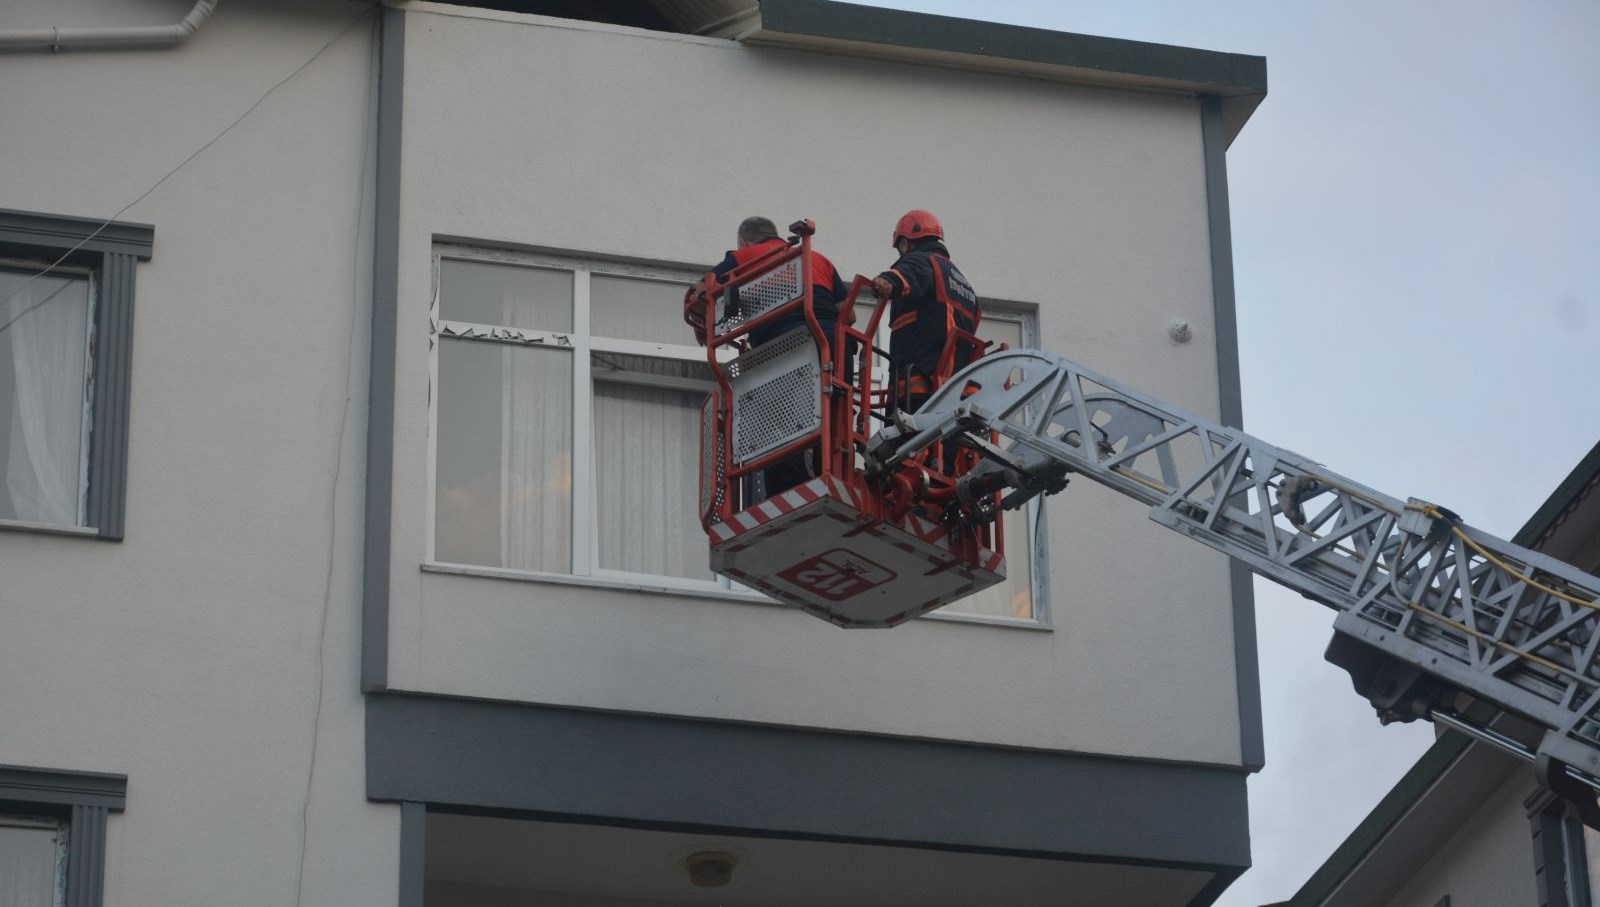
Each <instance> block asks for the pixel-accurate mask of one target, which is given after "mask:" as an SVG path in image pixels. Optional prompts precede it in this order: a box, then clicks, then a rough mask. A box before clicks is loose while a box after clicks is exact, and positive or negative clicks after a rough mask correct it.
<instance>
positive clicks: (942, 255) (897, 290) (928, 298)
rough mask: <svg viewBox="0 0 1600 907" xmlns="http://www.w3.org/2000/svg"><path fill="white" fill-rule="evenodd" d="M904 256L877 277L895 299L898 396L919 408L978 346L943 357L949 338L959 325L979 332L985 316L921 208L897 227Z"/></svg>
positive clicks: (893, 355)
mask: <svg viewBox="0 0 1600 907" xmlns="http://www.w3.org/2000/svg"><path fill="white" fill-rule="evenodd" d="M893 243H894V248H895V251H897V252H899V253H900V258H899V259H898V260H897V261H895V263H894V264H893V265H892V266H891V267H890V268H889V270H887V271H884V272H883V273H882V274H879V275H878V276H877V277H875V278H873V281H872V286H873V291H874V292H876V293H877V294H878V298H879V299H888V300H890V303H889V360H890V362H891V367H892V369H893V374H894V377H895V397H896V400H897V401H898V402H899V405H900V406H901V408H903V409H906V410H909V411H912V412H915V411H916V409H917V407H919V406H921V405H922V404H923V402H924V401H926V400H927V399H928V395H929V394H931V393H933V390H934V387H935V384H936V383H937V381H941V380H943V379H945V378H948V377H950V375H951V373H952V372H954V371H955V370H956V369H959V368H961V367H962V366H964V365H966V364H967V363H968V362H970V361H971V360H972V358H973V356H975V355H976V353H977V350H976V349H975V348H974V346H973V344H972V343H970V342H958V343H957V344H956V345H955V349H954V350H953V351H952V352H953V355H952V356H951V357H950V358H949V359H948V360H947V361H944V362H941V361H940V357H941V355H942V354H943V353H944V350H945V345H946V342H947V341H948V340H949V339H950V335H951V334H952V333H953V332H954V331H956V330H957V329H960V330H963V331H966V332H967V333H969V334H971V333H975V332H976V331H977V330H978V322H979V320H980V319H981V318H982V317H983V315H982V310H981V309H980V307H979V305H978V297H977V295H976V294H974V293H973V291H972V284H970V283H968V282H967V278H966V277H965V276H964V275H962V273H961V271H960V270H959V269H957V268H956V266H955V263H954V262H952V261H951V260H950V250H949V249H947V248H945V244H944V228H943V227H942V226H941V225H940V224H939V219H938V218H937V217H934V216H933V215H932V214H930V213H929V212H927V211H924V210H922V209H920V208H918V209H916V210H913V211H907V212H906V213H905V215H904V216H903V217H901V218H900V220H899V221H898V222H897V223H896V224H895V225H894V238H893Z"/></svg>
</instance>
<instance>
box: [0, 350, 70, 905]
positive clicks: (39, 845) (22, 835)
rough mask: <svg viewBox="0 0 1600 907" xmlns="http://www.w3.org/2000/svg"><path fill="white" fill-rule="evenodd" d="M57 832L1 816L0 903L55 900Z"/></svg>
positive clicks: (48, 903) (45, 903)
mask: <svg viewBox="0 0 1600 907" xmlns="http://www.w3.org/2000/svg"><path fill="white" fill-rule="evenodd" d="M4 323H5V322H3V321H0V324H4ZM57 834H59V830H58V829H54V828H44V827H29V826H23V825H13V824H9V823H7V822H6V821H5V820H4V819H0V904H5V905H7V907H10V905H16V907H51V905H52V904H54V903H56V900H55V896H56V883H57V881H58V878H57V873H56V835H57Z"/></svg>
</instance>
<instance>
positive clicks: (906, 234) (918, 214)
mask: <svg viewBox="0 0 1600 907" xmlns="http://www.w3.org/2000/svg"><path fill="white" fill-rule="evenodd" d="M923 239H944V227H943V226H942V225H940V223H939V218H937V217H934V216H933V214H932V213H931V212H928V211H924V210H922V209H921V208H914V209H912V210H910V211H907V212H906V213H905V214H902V215H901V216H900V219H899V220H898V221H896V222H895V225H894V239H893V240H892V241H891V242H892V244H893V245H894V247H895V249H896V250H898V251H899V252H901V253H902V254H903V253H904V252H905V251H906V250H907V249H909V248H911V247H912V246H913V245H915V244H916V243H917V241H919V240H923Z"/></svg>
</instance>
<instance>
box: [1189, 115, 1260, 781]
mask: <svg viewBox="0 0 1600 907" xmlns="http://www.w3.org/2000/svg"><path fill="white" fill-rule="evenodd" d="M1200 136H1201V143H1202V145H1203V146H1204V149H1205V169H1206V216H1207V219H1208V222H1209V230H1210V234H1211V306H1212V320H1213V324H1214V330H1215V333H1216V342H1217V396H1218V398H1219V402H1220V408H1221V419H1222V424H1223V425H1228V426H1231V427H1233V428H1240V429H1242V428H1244V400H1243V394H1242V392H1241V390H1240V386H1239V322H1238V315H1237V312H1236V310H1235V307H1234V296H1233V233H1232V228H1231V226H1230V219H1229V212H1228V159H1227V148H1228V143H1227V139H1226V137H1225V135H1224V128H1223V110H1222V101H1221V99H1220V98H1217V97H1214V96H1207V97H1203V98H1201V99H1200ZM1228 584H1229V586H1230V587H1231V589H1232V594H1233V650H1234V681H1235V683H1236V684H1237V687H1238V699H1239V758H1240V760H1241V761H1242V762H1243V764H1244V766H1245V768H1247V769H1250V770H1251V771H1256V770H1258V769H1260V768H1261V767H1262V766H1263V765H1265V764H1266V755H1267V754H1266V743H1265V740H1264V739H1263V735H1262V730H1261V677H1260V665H1259V663H1258V657H1257V654H1256V597H1255V575H1254V574H1253V573H1252V572H1251V571H1250V568H1249V567H1247V566H1245V565H1244V564H1243V563H1240V562H1239V561H1236V560H1231V559H1230V560H1229V561H1228Z"/></svg>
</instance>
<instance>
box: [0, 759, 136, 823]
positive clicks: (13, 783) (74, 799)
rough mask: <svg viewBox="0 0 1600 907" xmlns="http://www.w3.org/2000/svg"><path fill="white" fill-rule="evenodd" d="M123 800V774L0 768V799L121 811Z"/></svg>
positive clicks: (125, 789)
mask: <svg viewBox="0 0 1600 907" xmlns="http://www.w3.org/2000/svg"><path fill="white" fill-rule="evenodd" d="M127 797H128V776H127V775H108V774H102V773H99V772H67V771H57V770H55V769H48V768H26V767H22V766H15V765H0V800H21V801H23V802H27V803H49V804H53V805H57V806H98V807H103V808H105V809H109V810H111V811H112V812H122V804H123V802H124V801H126V800H127Z"/></svg>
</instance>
